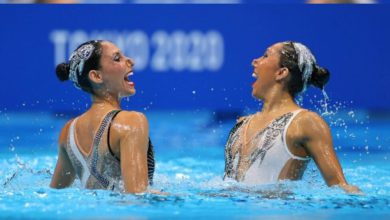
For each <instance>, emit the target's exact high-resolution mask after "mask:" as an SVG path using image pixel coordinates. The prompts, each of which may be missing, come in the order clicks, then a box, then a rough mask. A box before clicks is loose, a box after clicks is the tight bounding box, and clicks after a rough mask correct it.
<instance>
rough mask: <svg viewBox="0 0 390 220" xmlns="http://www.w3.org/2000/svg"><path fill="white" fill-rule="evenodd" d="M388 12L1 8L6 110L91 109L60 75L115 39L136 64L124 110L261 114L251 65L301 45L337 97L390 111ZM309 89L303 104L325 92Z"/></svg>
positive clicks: (360, 8) (358, 8) (379, 8)
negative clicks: (76, 52)
mask: <svg viewBox="0 0 390 220" xmlns="http://www.w3.org/2000/svg"><path fill="white" fill-rule="evenodd" d="M389 12H390V7H389V6H388V5H322V6H318V5H280V4H278V5H271V4H265V5H3V6H1V7H0V30H1V34H0V42H1V46H0V59H1V64H2V68H1V82H2V83H1V84H2V85H1V86H0V94H1V104H0V110H2V111H4V110H7V111H30V110H37V111H43V110H49V111H50V110H52V111H79V110H84V109H85V108H86V107H87V105H86V103H88V102H89V98H88V95H86V94H84V93H83V92H82V91H80V90H77V89H75V88H74V87H73V86H72V85H71V83H70V82H67V83H61V82H59V81H58V80H57V78H56V76H55V71H54V70H55V64H57V63H59V62H63V61H65V59H67V58H68V57H69V54H70V53H71V51H73V49H75V47H76V46H77V45H78V44H80V43H82V42H84V41H86V40H89V39H108V40H111V41H113V42H114V43H116V44H117V45H118V46H119V47H120V48H121V49H122V50H123V52H124V53H126V54H127V55H129V56H131V57H133V58H134V60H135V62H136V66H135V67H136V69H135V75H134V76H133V81H134V82H135V84H136V88H137V94H136V95H135V96H134V97H131V98H130V99H128V101H127V100H126V101H125V102H124V107H125V108H131V109H137V110H148V109H152V110H164V109H178V110H180V109H199V110H204V109H206V110H226V111H229V110H243V109H252V108H256V107H257V106H258V102H256V101H255V100H254V99H253V98H252V97H251V84H252V82H253V81H254V79H253V78H252V77H251V74H252V67H251V61H252V59H253V58H256V57H258V56H261V55H262V54H263V52H264V50H265V49H266V48H267V47H268V46H270V45H272V44H273V43H275V42H278V41H284V40H295V41H300V42H302V43H304V44H306V45H307V46H308V47H309V48H311V50H312V52H313V53H314V54H315V56H316V58H317V61H318V64H319V65H321V66H323V67H326V68H328V69H329V70H330V71H331V80H330V82H329V84H328V85H327V87H326V91H327V93H328V95H329V96H330V98H331V99H332V100H336V101H340V102H345V103H349V105H351V106H352V107H354V108H359V109H375V110H378V109H379V110H390V95H389V91H388V85H389V82H390V77H389V70H388V63H389V62H388V60H389V57H390V56H389V51H390V41H389V39H390V30H389V28H390V25H389V21H390V13H389ZM308 92H309V95H307V96H305V99H306V100H309V99H311V98H313V97H315V96H317V93H318V94H320V92H319V90H318V89H315V88H310V89H309V91H308ZM306 97H309V98H306ZM310 97H311V98H310ZM317 97H318V96H317ZM307 104H308V105H310V102H307Z"/></svg>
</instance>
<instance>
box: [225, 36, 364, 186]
mask: <svg viewBox="0 0 390 220" xmlns="http://www.w3.org/2000/svg"><path fill="white" fill-rule="evenodd" d="M252 66H253V68H254V70H253V74H252V76H253V77H254V78H255V79H256V81H255V82H254V83H253V85H252V88H253V90H252V95H253V96H254V97H255V98H258V99H260V100H262V101H263V106H262V109H261V111H259V112H257V113H255V114H253V115H249V116H246V117H242V118H240V119H239V120H238V122H237V124H236V125H235V126H234V128H233V129H232V131H231V132H230V135H229V139H228V141H227V144H226V148H225V175H224V178H225V179H226V178H231V179H235V180H236V181H239V182H244V183H247V184H268V183H276V182H277V181H278V180H286V179H288V180H298V179H301V178H302V176H303V173H304V171H305V169H306V166H307V164H308V162H309V161H310V159H311V158H312V159H313V160H314V162H315V163H316V165H317V167H318V168H319V170H320V172H321V174H322V176H323V178H324V179H325V181H326V183H327V185H328V186H333V185H337V186H340V187H342V188H343V189H344V190H345V191H347V192H350V193H357V192H359V189H358V188H357V187H355V186H352V185H348V184H347V182H346V180H345V177H344V174H343V172H342V169H341V166H340V163H339V161H338V159H337V156H336V154H335V152H334V149H333V144H332V137H331V132H330V129H329V127H328V125H327V124H326V122H325V121H324V120H323V119H322V118H321V117H320V116H319V115H318V114H316V113H314V112H311V111H308V110H306V109H302V108H301V107H300V106H299V105H297V103H296V102H295V101H294V98H295V96H296V95H297V94H299V93H301V92H303V91H305V89H306V87H308V86H309V85H313V86H315V87H318V88H320V89H323V88H324V86H325V84H326V83H327V82H328V80H329V71H328V70H327V69H324V68H322V67H320V66H318V65H317V63H316V60H315V58H314V56H313V54H312V53H311V52H310V50H309V49H308V48H307V47H306V46H304V45H303V44H301V43H298V42H291V41H289V42H281V43H276V44H274V45H272V46H271V47H269V48H268V49H267V50H266V52H265V54H264V55H263V56H261V57H259V58H257V59H254V60H253V62H252Z"/></svg>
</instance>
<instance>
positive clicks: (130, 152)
mask: <svg viewBox="0 0 390 220" xmlns="http://www.w3.org/2000/svg"><path fill="white" fill-rule="evenodd" d="M119 116H120V118H118V119H119V123H121V124H122V125H125V126H123V127H122V128H117V129H119V130H120V131H119V133H120V140H119V146H120V161H121V172H122V178H123V182H124V185H125V191H126V192H128V193H142V192H145V191H146V190H147V187H148V168H147V150H148V144H149V126H148V121H147V119H146V117H145V116H144V115H143V114H141V113H135V112H123V113H122V114H121V115H119ZM119 116H118V117H119Z"/></svg>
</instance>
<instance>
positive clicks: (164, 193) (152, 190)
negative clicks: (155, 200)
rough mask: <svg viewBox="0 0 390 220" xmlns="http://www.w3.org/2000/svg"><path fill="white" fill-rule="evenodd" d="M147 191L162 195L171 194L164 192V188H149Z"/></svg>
mask: <svg viewBox="0 0 390 220" xmlns="http://www.w3.org/2000/svg"><path fill="white" fill-rule="evenodd" d="M146 193H150V194H155V195H160V196H169V195H171V194H170V193H167V192H164V191H162V190H157V189H148V191H146Z"/></svg>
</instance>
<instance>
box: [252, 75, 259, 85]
mask: <svg viewBox="0 0 390 220" xmlns="http://www.w3.org/2000/svg"><path fill="white" fill-rule="evenodd" d="M252 77H253V78H255V79H256V80H255V81H254V82H253V83H252V86H253V85H254V84H255V83H256V81H257V79H258V78H259V77H258V76H257V74H256V72H255V71H253V72H252Z"/></svg>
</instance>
